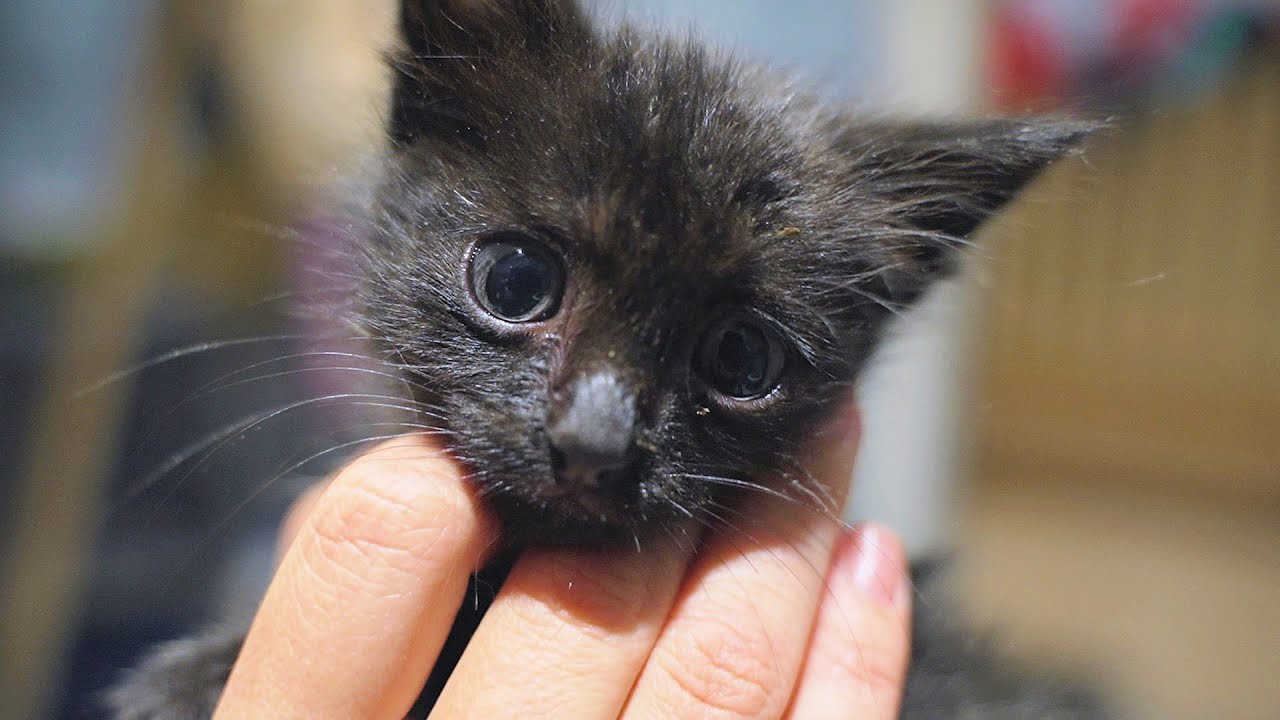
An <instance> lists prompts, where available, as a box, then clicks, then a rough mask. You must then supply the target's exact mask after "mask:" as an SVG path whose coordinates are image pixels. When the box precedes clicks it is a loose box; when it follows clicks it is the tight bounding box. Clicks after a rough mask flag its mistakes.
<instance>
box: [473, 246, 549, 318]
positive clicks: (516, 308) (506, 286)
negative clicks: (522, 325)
mask: <svg viewBox="0 0 1280 720" xmlns="http://www.w3.org/2000/svg"><path fill="white" fill-rule="evenodd" d="M554 282H555V279H554V277H553V272H552V269H551V267H550V265H549V264H548V263H547V261H546V259H545V258H542V257H539V256H538V255H535V254H533V253H529V252H526V251H525V250H523V249H521V248H515V249H513V250H512V251H511V252H508V253H507V254H505V255H503V256H502V257H500V258H498V259H497V261H495V262H494V263H493V267H491V268H489V275H488V277H486V278H485V285H484V289H485V295H486V296H487V297H488V299H489V304H490V306H491V307H492V308H493V311H494V312H496V313H498V314H499V315H501V316H502V317H504V318H507V319H509V320H513V319H520V318H523V317H525V316H526V315H528V314H530V313H532V312H533V311H534V310H536V309H537V308H538V306H539V305H541V304H542V302H543V301H544V300H546V299H547V296H548V295H550V294H551V290H552V285H553V284H554Z"/></svg>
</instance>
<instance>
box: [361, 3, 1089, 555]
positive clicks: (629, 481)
mask: <svg viewBox="0 0 1280 720" xmlns="http://www.w3.org/2000/svg"><path fill="white" fill-rule="evenodd" d="M402 29H403V30H404V32H405V37H406V41H407V44H408V46H409V48H410V51H411V53H412V55H413V56H415V57H416V58H417V59H412V60H406V61H405V64H404V65H402V66H401V67H400V72H399V74H398V78H397V89H396V95H395V98H394V100H393V109H392V127H391V133H392V138H393V141H394V143H395V150H394V154H393V169H392V172H390V173H389V175H388V178H389V180H388V181H387V183H386V186H385V188H384V189H383V191H382V193H381V196H380V204H379V208H378V216H377V218H376V222H375V226H376V227H375V230H374V237H373V238H372V239H371V240H370V241H369V244H368V246H367V248H366V252H365V253H364V255H365V261H364V264H363V271H364V274H365V276H366V281H365V284H364V307H365V308H366V309H365V317H364V318H363V322H364V324H365V326H366V327H367V328H368V329H369V331H370V333H371V334H372V335H373V336H375V337H376V338H378V339H379V340H380V341H381V342H382V343H383V344H384V345H385V346H386V349H387V350H388V351H389V352H391V353H392V354H393V355H392V356H393V357H394V358H395V359H396V360H398V361H400V362H403V363H404V364H405V366H406V373H407V375H408V376H409V377H410V379H411V381H412V383H413V384H414V387H415V390H414V393H415V395H416V397H415V399H416V400H418V401H420V402H422V403H424V404H425V405H426V406H429V408H430V410H429V411H428V412H427V413H425V414H424V415H423V418H422V420H423V422H424V423H426V424H432V425H441V426H443V427H445V428H446V429H447V430H448V432H449V445H450V447H451V449H452V450H453V451H454V453H455V454H456V455H457V456H458V457H459V458H460V459H461V460H462V461H463V462H464V463H465V464H466V465H467V466H468V468H469V469H470V470H471V471H472V472H473V473H474V475H475V478H476V481H477V483H478V485H479V487H480V488H481V490H482V492H483V493H484V495H485V496H486V497H487V498H488V499H489V501H490V502H491V503H492V505H493V506H494V507H495V508H496V509H497V510H498V511H499V512H500V513H501V514H502V515H503V518H504V521H505V522H506V526H507V528H508V531H509V533H510V534H511V535H512V536H513V537H515V538H516V539H519V540H532V541H538V542H583V541H592V540H595V539H597V538H600V537H602V536H614V535H617V536H626V537H629V536H631V535H642V534H649V533H651V532H653V531H654V529H655V528H658V527H660V526H662V525H664V524H668V523H670V522H671V521H673V520H678V519H681V518H687V517H701V518H703V519H707V518H711V517H725V516H726V514H727V515H728V516H729V517H730V519H731V515H732V511H731V510H726V509H724V508H723V506H722V505H723V503H724V502H726V501H727V500H728V498H729V496H730V495H731V494H732V491H733V489H734V487H735V486H738V485H740V484H741V483H742V482H743V481H747V482H757V481H760V480H762V479H763V478H765V477H772V478H775V480H774V482H775V485H774V489H776V490H779V491H782V492H788V493H790V494H792V495H794V496H795V497H796V498H797V500H798V501H802V500H803V499H804V498H809V497H813V493H812V491H813V490H817V489H816V488H808V491H806V490H805V488H806V487H807V486H808V485H810V484H811V480H810V479H809V478H806V477H805V476H804V475H803V474H802V473H801V472H800V471H799V469H798V466H797V465H796V463H795V460H794V451H795V449H796V447H797V446H798V445H799V443H800V442H801V441H802V440H803V439H804V438H806V437H807V436H809V435H811V434H812V433H813V432H814V431H815V429H816V428H817V427H818V426H819V425H820V424H821V423H822V421H823V419H824V418H825V417H827V416H828V415H829V413H830V411H831V410H832V408H833V407H834V406H835V405H837V404H839V403H842V402H847V401H848V397H849V393H850V387H851V383H852V381H853V379H854V378H855V376H856V374H857V371H858V369H859V367H860V366H861V364H862V363H863V361H864V360H865V358H866V356H867V355H868V353H869V352H870V349H871V348H872V345H873V343H874V341H875V339H876V337H877V334H878V332H879V329H880V326H881V324H882V323H883V321H884V319H885V317H886V315H887V314H888V308H890V307H893V306H894V305H895V304H896V303H903V302H909V301H910V300H912V299H914V297H915V296H916V295H918V293H919V291H920V289H921V288H922V287H923V285H924V284H925V283H926V282H927V281H928V279H929V278H930V277H932V276H933V275H935V274H936V271H937V270H939V269H940V268H941V267H942V266H944V265H945V264H946V262H945V259H944V255H945V251H946V250H947V249H948V248H949V247H950V246H951V245H952V244H954V240H956V239H958V238H959V237H962V236H963V235H965V234H967V233H968V232H969V230H971V229H972V227H973V226H974V225H976V223H977V222H978V221H980V220H981V219H982V217H983V216H984V215H985V214H986V213H988V212H990V210H991V209H992V208H994V207H995V206H996V205H998V204H999V203H1000V202H1003V201H1004V200H1005V199H1007V198H1008V197H1009V196H1010V195H1011V194H1012V193H1013V192H1014V191H1015V190H1016V189H1017V188H1018V187H1019V186H1020V185H1021V184H1022V183H1023V182H1024V181H1025V180H1026V179H1027V178H1028V177H1029V176H1030V175H1031V174H1032V173H1033V172H1034V171H1035V170H1036V169H1038V168H1039V167H1040V166H1042V165H1043V164H1045V163H1046V162H1048V161H1049V160H1050V159H1051V158H1052V157H1054V156H1056V155H1057V154H1060V153H1061V152H1062V151H1063V150H1065V149H1066V148H1067V147H1068V146H1069V145H1070V144H1071V143H1072V142H1074V140H1075V139H1076V138H1077V137H1078V136H1079V135H1080V134H1081V133H1082V132H1083V130H1084V128H1082V127H1080V126H1064V125H1044V124H1041V125H1035V126H1030V125H1025V124H1013V123H1004V124H984V125H981V126H976V125H971V126H965V127H964V128H958V129H954V130H952V131H950V132H947V131H940V130H939V129H937V128H933V127H923V126H913V127H910V128H895V127H891V126H885V125H879V126H865V125H864V126H856V125H853V124H852V123H850V122H849V121H847V120H845V119H844V118H842V117H840V116H838V115H836V114H832V113H825V112H823V111H821V110H818V109H815V107H814V105H813V103H811V102H810V101H809V100H807V99H796V98H795V97H794V96H792V95H789V94H788V90H787V89H786V88H779V87H777V86H774V87H771V83H772V81H771V80H770V79H769V78H767V77H760V76H756V75H753V74H749V73H747V72H746V71H743V70H740V69H737V68H735V67H734V66H732V65H730V64H729V63H727V62H725V61H723V60H721V59H716V58H713V57H710V56H709V55H708V54H707V53H705V52H703V51H701V50H700V49H698V48H697V47H696V46H693V45H690V44H687V43H662V42H656V41H650V40H642V39H640V38H639V37H638V36H635V35H632V34H622V35H617V36H612V37H601V36H598V35H595V34H593V33H592V31H591V30H590V29H589V27H588V24H587V23H586V21H585V20H584V19H583V18H582V17H581V16H580V14H579V13H578V12H577V10H576V9H575V8H574V7H573V6H572V4H570V3H567V2H552V1H550V0H526V1H524V2H521V1H519V0H503V1H501V2H500V1H498V0H490V1H489V2H475V1H474V0H473V1H472V2H461V1H460V0H459V1H458V2H443V3H441V2H433V3H422V4H421V5H419V4H415V3H409V4H407V5H406V8H405V10H404V13H403V17H402Z"/></svg>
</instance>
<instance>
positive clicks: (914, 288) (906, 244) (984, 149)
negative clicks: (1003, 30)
mask: <svg viewBox="0 0 1280 720" xmlns="http://www.w3.org/2000/svg"><path fill="white" fill-rule="evenodd" d="M1104 126H1105V125H1104V123H1102V122H1098V121H1091V120H1074V119H1060V118H1024V119H994V120H973V121H959V122H935V123H925V122H918V123H906V124H889V123H884V124H873V125H870V126H866V125H864V126H861V127H857V128H855V129H851V130H849V131H847V132H845V133H842V134H841V135H840V136H839V138H838V140H837V144H838V147H839V149H841V150H842V151H843V152H845V153H847V155H846V157H851V158H852V162H851V163H850V165H849V171H850V173H851V176H850V178H851V179H850V183H851V184H852V185H854V186H855V187H856V188H857V189H858V191H859V195H860V196H870V197H873V198H876V199H877V200H879V201H881V202H883V203H885V214H886V215H887V216H888V217H890V218H892V219H893V220H894V223H895V225H899V228H900V230H901V231H902V232H901V233H900V238H899V239H898V240H896V241H895V246H894V248H893V253H892V254H893V256H894V257H892V258H889V259H888V261H887V262H885V263H884V266H883V267H884V268H885V270H884V272H882V273H881V280H882V281H883V283H884V286H885V288H884V290H885V293H886V295H887V297H886V299H887V300H889V301H890V302H893V303H910V302H912V301H913V300H915V298H916V297H917V296H918V295H919V294H920V293H921V292H922V291H923V290H924V289H925V287H927V286H928V284H929V283H930V281H931V280H932V279H933V278H935V277H936V276H937V275H939V274H940V273H945V272H948V271H950V270H952V269H953V268H954V267H955V264H956V262H957V257H958V253H957V252H956V250H957V248H959V247H961V246H963V245H965V244H966V243H965V242H964V240H965V239H966V238H967V237H968V236H969V235H970V234H971V233H972V232H973V231H974V230H975V229H976V228H977V227H978V226H979V225H980V224H982V222H983V221H985V220H986V219H987V218H989V217H990V216H991V215H992V214H994V213H995V212H996V211H998V210H999V209H1000V208H1001V207H1003V206H1004V205H1005V204H1006V203H1008V202H1009V201H1010V200H1012V199H1013V198H1014V197H1015V196H1017V194H1018V192H1019V191H1021V190H1022V189H1023V187H1025V186H1026V185H1027V183H1029V182H1030V181H1031V180H1032V179H1033V178H1034V177H1036V176H1037V175H1038V174H1039V173H1040V172H1041V171H1042V170H1044V169H1045V168H1046V167H1047V166H1048V165H1049V164H1051V163H1053V162H1054V161H1056V160H1058V159H1060V158H1062V157H1064V156H1065V155H1068V154H1069V153H1071V152H1072V151H1074V150H1076V149H1077V148H1078V147H1079V146H1080V144H1081V143H1082V142H1083V141H1084V140H1085V139H1086V138H1087V137H1089V136H1090V135H1092V134H1093V133H1095V132H1097V131H1098V130H1100V129H1101V128H1103V127H1104Z"/></svg>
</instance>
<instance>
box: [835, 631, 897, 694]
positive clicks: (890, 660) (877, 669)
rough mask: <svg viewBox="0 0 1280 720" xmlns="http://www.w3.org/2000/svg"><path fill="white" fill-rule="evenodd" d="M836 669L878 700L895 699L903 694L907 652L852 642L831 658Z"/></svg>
mask: <svg viewBox="0 0 1280 720" xmlns="http://www.w3.org/2000/svg"><path fill="white" fill-rule="evenodd" d="M831 661H832V664H833V665H834V666H835V667H834V670H835V672H836V673H838V674H839V676H842V677H844V678H847V679H849V680H850V681H851V682H852V683H853V684H854V685H855V686H857V687H861V688H863V690H865V691H866V692H867V693H869V694H871V695H873V696H875V697H895V696H897V695H898V694H900V693H901V691H902V678H903V671H904V670H905V668H906V664H907V652H906V649H905V647H903V648H896V647H895V648H890V647H888V646H885V645H882V644H878V643H870V642H859V641H858V640H856V639H851V640H850V641H849V642H848V643H845V644H844V645H843V646H841V648H840V651H839V652H836V653H834V654H833V655H832V656H831Z"/></svg>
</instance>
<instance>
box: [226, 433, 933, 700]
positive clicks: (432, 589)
mask: <svg viewBox="0 0 1280 720" xmlns="http://www.w3.org/2000/svg"><path fill="white" fill-rule="evenodd" d="M857 425H858V423H857V418H856V416H855V414H854V413H852V412H850V413H848V415H847V416H846V417H845V418H844V419H843V420H841V421H838V422H836V423H834V424H833V426H832V431H831V432H829V433H827V434H826V435H825V436H824V437H821V438H818V439H817V440H815V442H814V443H813V446H812V447H810V448H809V450H808V455H809V457H811V458H813V460H812V461H811V462H808V463H807V464H806V468H807V470H808V472H809V473H810V474H811V475H813V476H814V477H815V478H816V479H818V480H819V481H821V482H822V483H824V485H825V486H826V487H827V488H828V489H829V490H830V491H831V494H832V496H833V497H832V498H831V500H832V504H833V505H834V506H835V507H839V505H840V504H842V503H843V499H844V494H845V491H846V489H847V484H848V478H849V477H850V475H851V468H852V463H853V457H854V454H855V451H856V446H857V437H858V428H857ZM732 513H733V514H732V515H726V520H733V525H734V526H735V527H734V528H729V527H716V528H712V529H709V530H708V531H707V532H706V533H705V534H704V537H703V538H702V542H701V543H699V544H697V548H696V551H693V548H691V547H690V546H691V545H693V543H689V542H687V541H686V542H683V543H681V542H677V541H675V540H665V539H656V540H655V541H654V542H652V543H650V544H649V546H648V547H646V548H645V549H644V552H642V553H637V552H636V551H635V549H634V548H631V547H620V548H611V549H605V550H600V549H563V548H561V549H533V550H529V551H527V552H526V553H525V554H524V555H523V556H522V557H521V558H520V559H519V560H518V562H517V563H516V566H515V568H514V569H513V570H512V572H511V574H510V576H509V578H508V580H507V582H506V584H505V585H504V586H503V588H502V590H501V592H500V593H499V595H498V597H497V599H496V600H495V602H494V604H493V606H492V608H491V609H490V610H489V613H488V614H487V615H486V616H485V618H484V621H483V622H482V624H481V626H480V628H479V630H478V631H477V632H476V634H475V636H474V637H473V638H472V640H471V643H470V644H469V645H468V647H467V650H466V652H465V653H464V655H463V657H462V659H461V661H460V662H459V664H458V667H457V669H456V670H455V671H454V674H453V675H452V677H451V678H450V680H449V682H448V685H447V686H446V688H445V690H444V692H443V694H442V696H441V697H440V699H439V702H438V703H437V705H436V708H435V710H434V711H433V713H432V716H433V717H450V718H452V717H479V718H493V717H564V718H615V717H623V718H670V717H687V716H698V717H733V718H738V717H760V718H773V717H784V716H785V717H793V718H819V717H837V716H838V717H846V718H867V719H869V720H870V719H874V718H893V717H896V716H897V708H898V704H899V701H900V697H901V693H902V686H903V682H904V675H905V666H906V660H907V654H908V632H909V630H908V626H909V622H908V617H909V598H910V586H909V583H908V581H907V579H906V577H905V570H904V568H905V561H904V559H903V555H902V550H901V547H900V545H899V544H898V541H897V540H896V539H895V538H894V537H893V536H892V534H890V533H889V532H888V531H886V530H884V529H881V528H878V527H864V528H861V529H858V530H855V531H848V530H845V529H843V528H841V526H840V525H839V524H838V523H837V522H836V521H834V520H832V519H830V518H828V517H824V516H823V515H822V514H820V513H817V512H814V511H808V510H801V509H799V506H797V505H796V504H795V503H793V502H786V501H784V500H782V499H779V498H777V497H772V496H769V495H766V494H763V493H762V494H752V495H749V496H746V497H744V498H742V502H741V503H740V504H739V505H738V507H737V508H736V509H735V510H733V511H732ZM285 537H286V541H285V542H286V544H287V545H288V551H287V552H286V553H285V554H284V558H283V560H282V562H281V564H280V567H279V570H278V571H277V574H276V577H275V579H274V580H273V582H272V584H271V587H270V589H269V590H268V592H267V595H266V597H265V599H264V600H263V603H262V606H261V608H260V609H259V611H258V615H257V618H256V619H255V621H254V624H253V627H252V629H251V630H250V632H249V635H248V637H247V639H246V641H245V644H244V649H243V651H242V652H241V655H240V658H239V660H238V662H237V663H236V666H235V669H234V670H233V672H232V674H231V678H230V680H229V681H228V684H227V688H226V691H225V693H224V695H223V697H222V701H221V703H220V705H219V707H218V711H217V713H216V715H215V717H216V718H218V719H219V720H227V719H231V718H255V719H256V718H263V717H271V718H280V719H288V718H308V719H313V718H374V719H379V718H387V719H392V720H394V719H398V718H403V717H404V716H405V713H406V712H407V711H408V708H409V707H410V706H411V705H412V704H413V701H414V699H415V698H416V697H417V695H418V693H419V691H420V690H421V688H422V685H423V683H424V682H425V680H426V677H427V675H428V673H429V671H430V669H431V666H432V664H433V663H434V661H435V658H436V656H437V654H438V653H439V652H440V648H441V646H442V644H443V643H444V639H445V637H446V636H447V634H448V631H449V628H450V625H451V623H452V621H453V617H454V614H455V613H456V612H457V609H458V607H459V606H460V604H461V603H462V602H463V600H464V597H463V596H464V594H465V591H466V587H467V583H468V578H469V576H470V574H471V573H472V572H474V571H475V570H476V569H477V568H479V567H481V566H482V565H483V564H484V563H485V561H486V558H487V557H488V554H489V552H490V551H491V550H492V549H494V548H495V547H496V545H497V538H498V528H497V527H496V524H495V523H494V522H493V521H492V520H491V519H490V518H489V517H488V516H487V514H486V512H485V511H484V509H483V508H482V507H481V506H480V504H479V503H478V502H477V500H476V498H475V496H474V495H473V494H472V492H471V490H470V488H469V487H468V486H467V484H466V482H465V481H464V480H463V478H462V476H461V472H460V469H459V468H458V467H457V466H456V465H455V464H454V463H453V462H452V461H451V460H450V459H449V458H448V457H447V456H446V455H445V454H444V453H442V452H441V451H440V449H439V448H438V447H437V446H435V445H434V444H433V443H432V442H431V441H430V440H429V439H427V438H422V437H413V438H404V439H401V440H396V441H393V442H390V443H386V444H384V445H381V446H379V447H378V448H377V449H375V450H373V451H371V452H369V453H368V454H366V455H364V456H363V457H361V458H360V459H358V460H356V461H355V462H354V463H352V464H351V465H349V466H348V467H347V468H346V469H344V470H343V471H342V472H340V473H339V474H338V475H337V476H336V477H335V478H334V479H333V480H332V481H331V482H330V483H329V485H328V486H327V487H325V488H323V489H322V491H321V489H317V491H316V492H313V493H311V494H310V495H309V496H308V497H306V498H304V499H303V500H302V501H300V503H299V504H298V506H297V507H296V508H295V511H294V512H293V513H292V514H291V519H290V521H289V522H288V523H287V524H286V529H285ZM691 551H693V552H692V556H691Z"/></svg>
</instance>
